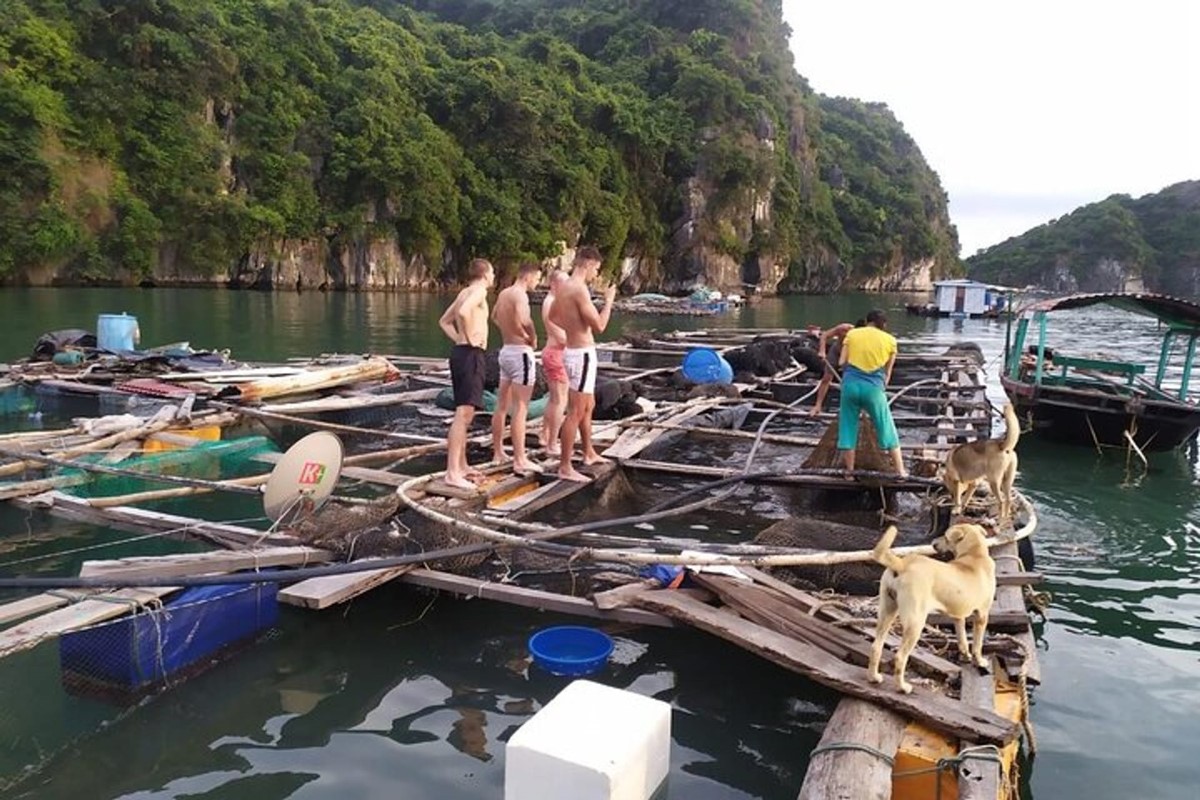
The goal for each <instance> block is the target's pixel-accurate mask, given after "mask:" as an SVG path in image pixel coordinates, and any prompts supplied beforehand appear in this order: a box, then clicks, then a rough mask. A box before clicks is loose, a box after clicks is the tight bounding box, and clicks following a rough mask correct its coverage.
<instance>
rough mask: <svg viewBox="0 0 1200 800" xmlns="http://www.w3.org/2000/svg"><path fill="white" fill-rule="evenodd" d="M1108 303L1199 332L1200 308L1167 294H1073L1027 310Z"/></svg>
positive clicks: (1036, 310)
mask: <svg viewBox="0 0 1200 800" xmlns="http://www.w3.org/2000/svg"><path fill="white" fill-rule="evenodd" d="M1102 303H1103V304H1107V305H1110V306H1114V307H1116V308H1120V309H1122V310H1124V311H1132V312H1133V313H1135V314H1141V315H1143V316H1147V317H1154V318H1155V319H1158V320H1160V321H1162V322H1164V323H1166V324H1167V325H1169V326H1170V327H1171V328H1172V329H1174V330H1178V331H1189V332H1195V333H1200V305H1197V304H1195V303H1193V302H1191V301H1189V300H1184V299H1182V298H1179V297H1172V296H1170V295H1166V294H1133V293H1126V292H1098V293H1095V294H1072V295H1068V296H1066V297H1058V298H1055V299H1053V300H1043V301H1041V302H1039V303H1034V304H1033V305H1031V306H1028V307H1027V308H1026V309H1025V310H1026V311H1034V312H1041V313H1047V312H1050V311H1064V310H1066V309H1071V308H1085V307H1087V306H1094V305H1099V304H1102Z"/></svg>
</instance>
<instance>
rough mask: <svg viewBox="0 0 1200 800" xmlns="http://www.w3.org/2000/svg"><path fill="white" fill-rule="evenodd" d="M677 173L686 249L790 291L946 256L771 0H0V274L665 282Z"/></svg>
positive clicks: (927, 176) (915, 176)
mask: <svg viewBox="0 0 1200 800" xmlns="http://www.w3.org/2000/svg"><path fill="white" fill-rule="evenodd" d="M689 181H698V182H699V186H700V188H701V189H702V193H703V195H704V197H705V199H706V202H705V208H704V210H703V214H702V215H701V218H700V219H699V220H698V225H697V227H698V231H697V233H696V236H695V240H694V242H693V243H692V244H690V245H688V246H695V243H697V242H698V243H699V245H700V246H703V247H706V248H709V249H710V250H712V251H714V252H719V253H723V254H725V255H727V256H729V257H731V258H733V259H736V260H738V261H741V260H745V259H748V258H754V257H768V258H770V259H772V260H774V261H775V262H777V263H782V264H785V265H793V266H796V267H797V268H798V269H799V268H800V265H805V266H804V267H803V274H802V276H801V277H800V278H798V279H797V280H796V281H795V282H796V283H797V284H798V285H799V286H800V287H801V288H803V286H804V284H805V282H806V281H807V280H808V277H807V276H808V275H809V274H810V272H811V264H812V263H823V264H832V265H835V266H836V268H837V270H840V271H841V274H843V275H844V276H849V277H850V278H853V277H855V276H858V277H864V276H871V275H876V274H879V273H881V272H882V271H884V270H886V269H889V268H892V267H894V266H895V265H896V264H898V263H901V262H904V261H912V260H916V259H922V258H935V259H937V261H938V265H939V269H940V270H942V271H949V270H953V269H955V268H957V266H958V260H957V250H958V245H957V239H956V235H955V233H954V230H953V228H952V227H950V226H949V223H948V220H947V218H946V200H945V195H944V193H943V192H942V190H941V187H940V185H939V183H938V181H937V177H936V175H934V174H933V173H932V172H931V171H930V170H929V168H928V167H927V166H926V165H925V163H924V161H923V159H922V158H921V156H920V153H919V151H918V150H917V148H916V146H915V144H914V143H913V142H912V140H911V139H910V138H909V137H908V136H907V135H906V134H905V133H904V131H903V129H902V128H901V126H900V125H899V123H898V122H897V121H896V120H895V119H894V118H893V117H892V115H891V114H890V112H888V111H887V110H886V108H883V107H881V106H873V105H864V104H862V103H858V102H856V101H848V100H831V99H828V98H819V97H818V96H816V95H815V94H814V93H813V92H812V91H811V90H810V89H809V87H808V86H807V84H806V83H805V82H804V80H803V79H802V78H800V77H799V76H798V75H796V73H795V71H794V69H793V66H792V60H791V55H790V52H789V51H788V48H787V30H786V26H784V25H783V24H782V18H781V10H780V4H779V2H778V0H591V1H590V2H584V1H582V0H580V1H577V2H570V1H569V0H558V2H554V1H553V0H508V1H507V2H501V1H500V0H444V1H438V0H415V1H414V2H409V3H402V2H398V1H397V0H358V2H355V1H354V0H5V2H4V3H3V4H2V7H0V279H3V278H5V277H8V278H20V277H21V276H24V275H27V274H28V273H29V272H30V271H32V270H36V269H51V270H54V271H55V272H57V273H58V274H66V275H69V276H73V277H74V278H76V279H110V278H116V279H124V280H128V279H133V280H137V279H140V278H143V277H148V276H152V275H153V273H154V271H155V269H156V268H157V267H158V266H159V265H160V263H161V262H162V261H163V259H164V253H166V254H169V258H170V260H171V262H172V263H173V264H175V265H176V266H177V268H179V269H181V270H185V271H190V272H192V273H194V274H201V275H202V274H212V273H215V272H220V271H224V270H227V269H229V267H230V265H234V264H237V263H238V262H239V260H241V259H244V258H245V257H246V253H247V250H248V249H249V248H251V247H252V246H255V245H261V244H262V243H264V242H267V243H270V242H278V241H281V240H285V239H286V240H317V241H322V242H325V243H329V244H334V243H337V242H344V241H350V240H369V239H372V238H389V239H392V240H394V241H396V242H397V243H398V244H399V246H400V248H401V249H402V250H403V251H404V252H407V253H410V254H419V255H422V256H424V257H425V259H426V260H427V261H428V262H429V263H431V264H434V265H442V264H447V263H448V264H451V265H454V264H460V263H463V261H464V260H465V259H466V258H467V257H469V256H470V255H472V254H485V255H488V256H492V257H498V258H522V257H544V256H547V255H551V254H553V253H554V252H556V249H557V246H558V245H557V242H559V241H567V242H574V241H577V240H580V239H584V240H587V241H589V242H593V243H596V244H598V245H599V246H600V247H601V248H602V249H603V250H604V252H605V253H607V254H608V255H609V258H610V266H611V265H613V264H615V262H616V261H617V259H618V258H619V257H620V256H621V255H623V254H638V255H641V256H644V257H645V263H647V264H654V263H658V262H659V260H660V259H661V260H662V261H663V263H664V265H665V269H666V270H670V269H672V265H673V264H675V263H677V262H678V261H679V260H680V259H682V258H683V252H684V250H685V249H686V248H685V247H684V245H683V244H681V243H680V242H681V239H680V237H679V236H678V234H677V228H678V226H679V224H680V220H681V218H682V217H684V216H686V214H687V213H688V208H687V207H686V206H687V201H686V199H685V197H686V194H687V193H686V192H685V191H684V187H685V186H688V185H689ZM764 199H765V200H767V201H769V206H770V214H769V216H768V217H767V218H763V217H762V216H761V215H757V216H756V215H754V213H753V208H754V206H755V205H756V204H760V203H761V201H762V200H764ZM642 277H643V278H644V279H645V281H644V282H646V283H653V282H655V281H656V280H658V279H659V278H660V277H661V276H654V275H651V276H642Z"/></svg>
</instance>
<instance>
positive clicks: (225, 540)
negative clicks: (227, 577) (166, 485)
mask: <svg viewBox="0 0 1200 800" xmlns="http://www.w3.org/2000/svg"><path fill="white" fill-rule="evenodd" d="M13 502H14V503H16V504H17V505H18V506H20V507H21V508H34V509H43V508H44V509H46V510H48V511H49V512H50V513H51V514H53V515H55V516H59V517H63V518H65V519H73V520H78V521H80V522H90V523H93V524H95V525H107V526H110V527H113V528H119V529H121V530H126V531H133V532H136V533H165V532H168V531H174V532H178V533H179V535H180V536H189V537H194V538H198V539H207V540H209V541H213V542H216V543H217V544H219V545H221V546H222V547H230V548H235V549H240V548H242V547H247V546H251V545H261V544H280V545H294V544H296V543H297V540H296V539H295V537H293V536H289V535H287V534H282V533H273V534H270V535H267V533H266V531H260V530H257V529H255V528H247V527H243V526H241V525H231V524H229V523H226V522H208V521H206V520H202V519H197V518H195V517H184V516H180V515H178V514H166V513H163V512H161V511H149V510H147V509H144V508H133V507H130V506H114V507H112V508H103V509H100V508H93V507H92V506H91V505H89V504H88V502H87V500H84V499H82V498H79V497H71V496H70V495H67V494H63V493H62V492H47V493H45V494H41V495H37V496H36V497H29V498H22V499H19V500H14V501H13Z"/></svg>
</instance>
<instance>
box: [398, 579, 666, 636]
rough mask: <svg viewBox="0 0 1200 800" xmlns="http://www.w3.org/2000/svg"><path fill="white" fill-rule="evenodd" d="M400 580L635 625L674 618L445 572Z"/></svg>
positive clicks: (663, 623) (660, 624)
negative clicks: (608, 608) (601, 606)
mask: <svg viewBox="0 0 1200 800" xmlns="http://www.w3.org/2000/svg"><path fill="white" fill-rule="evenodd" d="M400 581H402V582H403V583H411V584H413V585H416V586H425V587H427V588H430V589H441V590H443V591H447V592H452V593H454V594H458V595H462V596H464V597H478V598H481V599H484V600H495V601H498V602H502V603H509V604H510V605H515V606H522V607H524V608H535V609H537V610H539V611H556V612H559V613H561V614H574V615H575V616H580V617H591V618H592V619H607V620H615V621H618V622H633V623H637V624H639V625H654V626H657V627H660V628H672V627H675V622H674V621H673V620H671V619H670V618H669V617H666V616H663V615H662V614H655V613H653V612H651V611H646V610H645V609H641V608H618V609H614V610H612V611H602V610H600V609H598V608H596V606H594V605H593V604H592V601H591V600H589V599H587V598H584V597H568V596H566V595H561V594H556V593H554V592H543V591H539V590H537V589H526V588H524V587H522V586H512V585H508V584H500V583H493V582H491V581H481V580H477V579H475V578H468V577H466V576H463V575H453V574H451V573H449V572H438V571H437V570H431V569H414V570H413V571H411V572H409V573H407V574H405V575H402V576H400Z"/></svg>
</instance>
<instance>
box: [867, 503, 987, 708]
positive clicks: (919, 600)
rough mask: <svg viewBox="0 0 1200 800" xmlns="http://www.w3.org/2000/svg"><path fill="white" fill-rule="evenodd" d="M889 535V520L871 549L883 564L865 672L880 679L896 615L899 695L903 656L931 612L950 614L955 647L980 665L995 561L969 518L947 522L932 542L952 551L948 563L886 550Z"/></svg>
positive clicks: (892, 530) (907, 688) (908, 687)
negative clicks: (886, 642)
mask: <svg viewBox="0 0 1200 800" xmlns="http://www.w3.org/2000/svg"><path fill="white" fill-rule="evenodd" d="M895 540H896V526H895V525H892V526H889V527H888V529H887V530H886V531H884V532H883V536H881V537H880V539H879V542H878V543H877V544H876V545H875V550H874V551H873V553H872V556H873V557H874V559H875V560H876V561H878V562H879V563H880V564H882V565H883V566H884V568H885V569H884V572H883V578H882V579H881V580H880V581H879V620H878V622H877V624H876V626H875V641H874V642H873V643H872V645H871V660H870V663H869V664H868V665H867V677H868V678H869V679H870V681H871V682H872V683H880V682H882V681H883V676H881V675H880V674H879V659H880V658H881V657H882V656H883V640H884V638H885V637H886V636H887V633H888V631H889V630H891V627H892V623H893V622H895V620H896V618H897V617H899V618H900V627H901V629H902V631H903V636H902V638H901V642H900V648H899V650H897V652H896V666H895V675H896V687H897V688H898V689H899V690H900V691H901V692H904V693H905V694H908V693H910V692H911V691H912V688H913V687H912V684H910V683H909V682H908V681H906V680H905V679H904V671H905V669H906V668H907V667H908V657H909V655H911V654H912V651H913V648H914V647H916V645H917V640H918V639H919V638H920V637H921V630H922V629H923V628H924V627H925V619H926V617H928V616H929V614H930V613H931V612H934V611H940V612H943V613H945V614H949V615H950V616H952V617H954V627H955V630H956V631H957V632H958V649H959V651H960V652H961V653H962V654H963V656H966V657H968V658H971V659H972V660H973V661H974V662H975V664H977V665H978V666H980V667H983V668H986V667H987V665H988V662H987V660H986V659H984V657H983V633H984V630H985V629H986V628H987V622H988V612H989V611H990V610H991V607H992V598H993V597H995V595H996V562H995V561H993V560H992V557H991V555H990V554H989V553H988V545H987V536H986V534H985V533H984V530H983V528H981V527H980V526H978V525H974V524H971V523H960V524H958V525H952V526H951V527H950V528H949V529H948V530H947V531H946V533H945V535H943V536H940V537H938V538H937V539H936V540H935V541H934V543H933V546H934V549H935V550H937V551H938V552H953V553H954V560H953V561H950V562H945V561H938V560H937V559H934V558H930V557H928V556H922V555H909V556H904V557H900V556H898V555H896V554H895V553H893V552H892V550H891V548H892V542H894V541H895ZM971 614H975V623H974V626H973V628H972V630H971V634H972V640H973V641H972V648H971V650H970V651H969V652H968V649H967V617H969V616H970V615H971Z"/></svg>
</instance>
